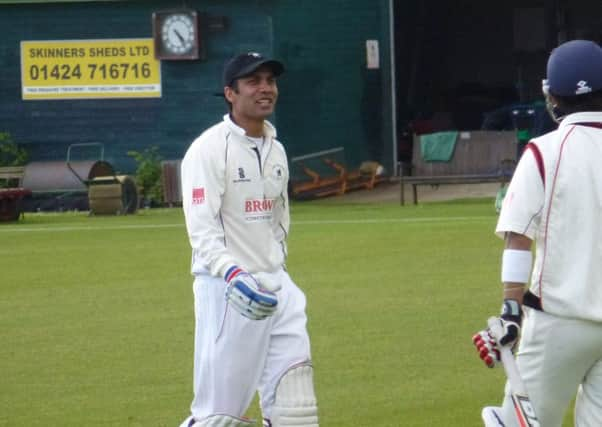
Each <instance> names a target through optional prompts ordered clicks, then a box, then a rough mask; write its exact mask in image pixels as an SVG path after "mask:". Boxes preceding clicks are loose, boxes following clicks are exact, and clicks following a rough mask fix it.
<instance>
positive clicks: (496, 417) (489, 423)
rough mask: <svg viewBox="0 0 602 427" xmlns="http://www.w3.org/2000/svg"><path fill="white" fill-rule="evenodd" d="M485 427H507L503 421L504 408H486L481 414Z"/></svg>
mask: <svg viewBox="0 0 602 427" xmlns="http://www.w3.org/2000/svg"><path fill="white" fill-rule="evenodd" d="M481 417H482V418H483V421H484V422H485V427H506V424H504V422H503V421H502V408H500V407H497V406H486V407H485V408H483V411H482V412H481Z"/></svg>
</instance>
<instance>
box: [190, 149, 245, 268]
mask: <svg viewBox="0 0 602 427" xmlns="http://www.w3.org/2000/svg"><path fill="white" fill-rule="evenodd" d="M210 142H211V141H208V140H205V141H202V142H200V143H196V144H195V143H193V145H192V146H191V147H190V149H189V150H188V152H187V153H186V155H185V156H184V159H183V160H182V168H181V176H182V207H183V209H184V216H185V218H186V228H187V230H188V238H189V240H190V245H191V246H192V249H193V251H195V252H196V251H198V253H199V255H200V256H201V258H202V259H203V260H204V261H205V262H206V263H207V265H206V268H207V269H208V270H209V271H210V273H211V274H212V275H214V276H223V275H224V274H225V271H226V270H227V269H228V268H229V267H230V266H232V265H234V264H235V261H234V260H233V259H232V257H231V256H230V254H229V252H228V250H227V248H226V246H225V244H224V230H223V227H222V223H221V218H220V209H221V203H222V202H221V201H222V195H223V194H224V191H225V174H226V172H225V169H226V166H225V153H220V152H216V150H215V147H212V146H211V144H210ZM218 151H219V150H218ZM220 156H221V157H220Z"/></svg>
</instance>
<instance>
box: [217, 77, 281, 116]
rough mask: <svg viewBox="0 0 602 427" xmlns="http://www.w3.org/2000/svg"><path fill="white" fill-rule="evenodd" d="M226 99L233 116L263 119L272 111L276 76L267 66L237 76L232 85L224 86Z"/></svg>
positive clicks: (274, 99) (276, 93)
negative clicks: (239, 76) (251, 72)
mask: <svg viewBox="0 0 602 427" xmlns="http://www.w3.org/2000/svg"><path fill="white" fill-rule="evenodd" d="M224 94H225V96H226V99H227V100H228V101H229V102H230V103H231V104H232V114H233V115H234V117H241V118H242V117H244V118H247V119H251V120H263V119H265V118H267V117H268V116H269V115H270V114H272V112H273V111H274V107H275V106H276V100H277V99H278V86H277V85H276V78H275V77H274V74H273V73H272V71H271V70H270V69H269V68H268V67H260V68H259V69H257V70H256V71H255V72H254V73H253V74H250V75H248V76H246V77H241V78H239V79H238V80H237V81H236V82H235V83H234V84H233V87H226V88H225V92H224Z"/></svg>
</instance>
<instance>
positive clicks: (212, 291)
mask: <svg viewBox="0 0 602 427" xmlns="http://www.w3.org/2000/svg"><path fill="white" fill-rule="evenodd" d="M273 279H274V280H279V281H280V283H281V285H282V289H281V290H280V291H278V292H277V295H278V310H277V312H276V313H275V314H274V315H273V316H271V317H269V318H267V319H265V320H250V319H247V318H246V317H244V316H242V315H241V314H240V313H238V312H237V311H236V310H234V309H233V308H232V307H229V306H228V304H226V299H225V296H224V292H225V283H224V281H223V280H222V279H220V278H216V277H213V276H208V275H200V276H196V278H195V280H194V285H193V290H194V312H195V340H194V378H193V392H194V398H193V400H192V404H191V412H192V415H193V417H194V418H195V419H202V418H204V417H207V416H209V415H212V414H228V415H231V416H237V417H240V416H243V415H244V414H245V412H246V411H247V409H248V407H249V405H250V404H251V402H252V400H253V397H254V395H255V392H256V391H259V397H260V404H261V409H262V413H263V416H264V417H265V418H269V417H270V415H271V408H272V403H273V401H274V391H275V387H276V385H277V383H278V380H279V379H280V377H281V376H282V375H283V374H284V373H285V372H286V371H287V370H288V369H289V368H290V367H291V366H293V365H296V364H298V363H300V362H305V361H309V360H310V359H311V355H310V344H309V336H308V333H307V328H306V324H307V316H306V314H305V304H306V300H305V295H304V294H303V292H302V291H301V290H300V289H299V288H298V287H297V285H295V284H294V283H293V281H292V280H291V278H290V276H289V275H288V273H286V272H285V271H284V270H280V271H279V272H277V273H273Z"/></svg>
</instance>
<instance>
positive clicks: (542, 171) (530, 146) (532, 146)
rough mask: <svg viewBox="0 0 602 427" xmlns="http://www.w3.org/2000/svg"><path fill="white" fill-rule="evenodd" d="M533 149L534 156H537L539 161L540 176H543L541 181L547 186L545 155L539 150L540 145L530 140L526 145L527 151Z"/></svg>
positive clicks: (537, 161)
mask: <svg viewBox="0 0 602 427" xmlns="http://www.w3.org/2000/svg"><path fill="white" fill-rule="evenodd" d="M527 150H531V152H532V153H533V156H534V157H535V162H536V163H537V169H539V176H541V181H542V182H543V185H544V187H545V185H546V174H545V167H544V164H543V156H542V155H541V151H539V147H538V146H537V145H535V144H533V143H532V142H529V143H528V144H527V146H526V147H525V151H527Z"/></svg>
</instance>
